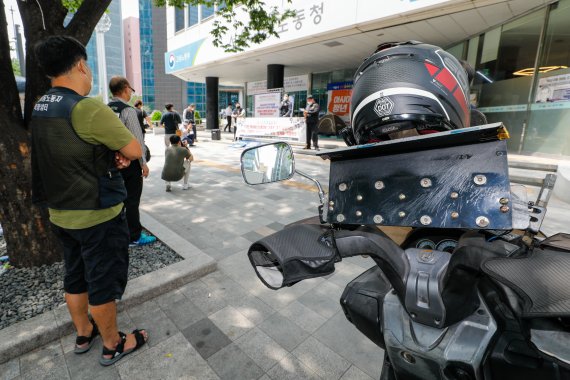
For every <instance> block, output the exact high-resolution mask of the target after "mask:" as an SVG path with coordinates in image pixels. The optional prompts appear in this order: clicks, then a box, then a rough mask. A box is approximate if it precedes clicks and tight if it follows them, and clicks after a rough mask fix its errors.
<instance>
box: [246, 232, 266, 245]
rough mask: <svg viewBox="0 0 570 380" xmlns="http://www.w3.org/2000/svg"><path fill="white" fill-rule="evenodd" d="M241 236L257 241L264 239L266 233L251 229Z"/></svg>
mask: <svg viewBox="0 0 570 380" xmlns="http://www.w3.org/2000/svg"><path fill="white" fill-rule="evenodd" d="M241 236H242V237H244V238H246V239H247V240H249V241H250V242H252V243H255V242H256V241H258V240H260V239H262V238H263V237H264V236H265V235H262V234H260V233H257V232H255V231H249V232H247V233H245V234H243V235H241Z"/></svg>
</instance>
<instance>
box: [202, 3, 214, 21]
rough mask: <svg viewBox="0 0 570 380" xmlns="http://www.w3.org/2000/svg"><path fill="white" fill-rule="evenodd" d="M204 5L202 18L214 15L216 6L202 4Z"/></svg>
mask: <svg viewBox="0 0 570 380" xmlns="http://www.w3.org/2000/svg"><path fill="white" fill-rule="evenodd" d="M201 7H202V20H205V19H207V18H208V17H211V16H213V15H214V7H207V6H205V5H201Z"/></svg>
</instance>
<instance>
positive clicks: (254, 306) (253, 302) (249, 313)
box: [232, 294, 276, 325]
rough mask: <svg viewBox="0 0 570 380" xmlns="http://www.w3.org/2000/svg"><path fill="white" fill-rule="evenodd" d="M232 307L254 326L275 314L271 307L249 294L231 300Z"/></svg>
mask: <svg viewBox="0 0 570 380" xmlns="http://www.w3.org/2000/svg"><path fill="white" fill-rule="evenodd" d="M232 306H233V307H234V308H235V309H236V310H237V311H239V312H240V313H241V314H243V315H244V316H245V317H246V318H247V319H249V320H250V321H251V322H253V324H254V325H258V324H260V323H262V322H263V321H264V320H266V319H267V318H269V317H270V316H271V315H273V314H274V313H276V311H275V309H273V308H272V307H271V306H269V305H267V304H266V303H265V302H263V301H262V300H261V299H259V298H257V297H255V296H252V295H249V294H248V295H246V296H244V297H241V298H238V299H235V300H233V301H232Z"/></svg>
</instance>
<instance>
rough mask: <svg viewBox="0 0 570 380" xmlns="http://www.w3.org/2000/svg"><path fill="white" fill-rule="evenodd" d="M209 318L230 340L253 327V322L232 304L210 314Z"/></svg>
mask: <svg viewBox="0 0 570 380" xmlns="http://www.w3.org/2000/svg"><path fill="white" fill-rule="evenodd" d="M210 320H211V321H212V322H214V324H215V325H216V326H218V328H219V329H220V330H222V331H223V333H224V334H225V335H226V336H227V337H228V338H230V339H231V340H236V339H237V338H239V337H240V336H242V335H243V334H245V333H246V332H247V331H248V330H250V329H252V328H253V327H254V324H253V322H251V321H250V320H249V319H247V318H246V317H245V316H244V315H243V314H241V313H240V312H239V311H237V310H236V309H235V308H234V307H232V306H227V307H225V308H223V309H222V310H220V311H218V312H216V313H214V314H212V315H210Z"/></svg>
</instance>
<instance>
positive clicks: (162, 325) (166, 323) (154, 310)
mask: <svg viewBox="0 0 570 380" xmlns="http://www.w3.org/2000/svg"><path fill="white" fill-rule="evenodd" d="M127 312H128V314H129V316H130V317H131V319H132V321H133V322H134V323H135V325H136V326H137V328H139V329H146V330H147V332H148V335H149V340H148V343H147V344H148V345H149V346H150V347H152V346H155V345H157V344H158V343H160V342H162V341H163V340H165V339H168V338H169V337H171V336H172V335H174V334H176V333H177V332H178V328H177V327H176V325H175V324H174V322H172V321H171V320H170V318H168V317H167V316H166V314H165V313H164V312H163V311H162V310H161V309H160V307H159V306H158V303H156V301H154V300H151V301H147V302H145V303H143V304H141V305H138V306H134V307H132V308H129V309H128V310H127ZM129 332H130V331H129Z"/></svg>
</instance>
